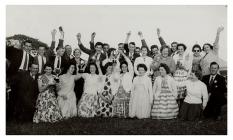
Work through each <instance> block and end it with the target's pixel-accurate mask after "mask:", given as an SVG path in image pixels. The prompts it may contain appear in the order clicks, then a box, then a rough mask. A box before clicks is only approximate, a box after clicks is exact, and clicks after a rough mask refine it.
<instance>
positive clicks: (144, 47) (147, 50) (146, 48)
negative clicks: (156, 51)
mask: <svg viewBox="0 0 233 140" xmlns="http://www.w3.org/2000/svg"><path fill="white" fill-rule="evenodd" d="M143 48H146V50H147V52H149V50H148V47H147V46H142V47H141V50H142V49H143Z"/></svg>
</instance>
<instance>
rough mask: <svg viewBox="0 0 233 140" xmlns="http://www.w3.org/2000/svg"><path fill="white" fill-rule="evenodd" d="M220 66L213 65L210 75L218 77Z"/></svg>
mask: <svg viewBox="0 0 233 140" xmlns="http://www.w3.org/2000/svg"><path fill="white" fill-rule="evenodd" d="M218 69H219V66H218V65H217V64H213V65H211V67H210V73H211V74H212V75H216V74H217V73H218Z"/></svg>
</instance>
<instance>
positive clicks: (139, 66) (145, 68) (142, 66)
mask: <svg viewBox="0 0 233 140" xmlns="http://www.w3.org/2000/svg"><path fill="white" fill-rule="evenodd" d="M139 68H144V70H145V71H147V67H146V65H145V64H142V63H141V64H138V65H137V70H138V69H139Z"/></svg>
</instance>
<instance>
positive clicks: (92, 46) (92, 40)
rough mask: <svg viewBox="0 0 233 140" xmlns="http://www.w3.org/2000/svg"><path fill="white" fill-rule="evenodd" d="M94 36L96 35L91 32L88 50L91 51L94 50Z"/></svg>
mask: <svg viewBox="0 0 233 140" xmlns="http://www.w3.org/2000/svg"><path fill="white" fill-rule="evenodd" d="M95 35H96V33H95V32H93V33H92V34H91V41H90V49H91V50H95V45H94V44H95Z"/></svg>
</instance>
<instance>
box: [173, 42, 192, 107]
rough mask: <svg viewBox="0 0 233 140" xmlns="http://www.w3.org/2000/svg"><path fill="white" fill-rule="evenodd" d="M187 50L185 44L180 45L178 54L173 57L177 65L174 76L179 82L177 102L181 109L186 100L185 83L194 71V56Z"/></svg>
mask: <svg viewBox="0 0 233 140" xmlns="http://www.w3.org/2000/svg"><path fill="white" fill-rule="evenodd" d="M186 48H187V47H186V46H185V45H184V44H178V45H177V49H178V53H177V54H175V55H174V56H173V59H174V61H175V64H176V70H175V73H174V74H173V76H174V79H175V81H176V82H177V92H178V97H177V102H178V105H179V108H180V107H181V106H182V103H183V102H184V98H185V96H186V86H185V84H184V82H185V81H187V79H188V75H189V73H190V72H191V70H192V61H193V55H191V54H189V53H188V52H187V51H186Z"/></svg>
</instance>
